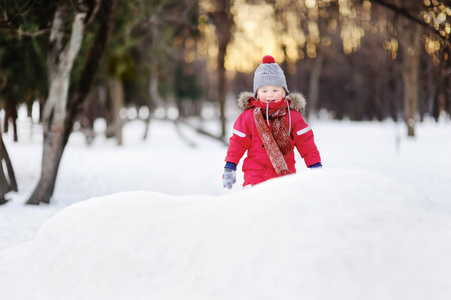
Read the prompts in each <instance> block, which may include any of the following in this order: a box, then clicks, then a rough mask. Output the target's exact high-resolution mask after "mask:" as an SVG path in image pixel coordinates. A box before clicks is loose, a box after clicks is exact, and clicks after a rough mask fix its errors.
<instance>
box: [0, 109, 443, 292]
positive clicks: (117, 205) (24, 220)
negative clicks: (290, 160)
mask: <svg viewBox="0 0 451 300" xmlns="http://www.w3.org/2000/svg"><path fill="white" fill-rule="evenodd" d="M22 122H24V123H25V126H24V124H21V127H19V128H21V130H22V131H21V132H19V138H20V141H19V142H18V143H13V142H12V135H11V134H5V135H4V136H3V137H4V139H5V143H6V146H7V149H8V151H9V153H10V156H11V159H12V162H13V164H14V168H15V171H16V177H17V180H18V184H19V189H20V190H19V192H17V193H9V194H8V195H7V197H9V198H11V200H10V202H9V203H7V204H6V205H4V206H0V251H1V252H0V278H1V280H0V299H12V300H14V299H18V300H19V299H20V300H27V299H32V300H35V299H37V300H41V299H42V300H44V299H45V300H60V299H132V300H139V299H234V300H235V299H314V300H322V299H328V300H329V299H359V300H360V299H381V300H382V299H383V300H385V299H406V300H407V299H408V300H411V299H451V279H450V278H451V187H450V182H451V172H450V170H449V169H450V167H451V158H450V153H451V139H450V132H451V131H450V129H451V124H450V123H449V121H444V122H440V123H433V122H425V123H422V124H418V125H417V137H416V138H415V139H408V138H406V137H405V136H404V135H405V132H404V127H403V126H402V125H399V124H395V123H393V122H388V121H387V122H382V123H369V122H362V123H352V122H347V121H344V122H336V121H315V122H312V124H311V125H312V128H313V130H314V133H315V136H316V142H317V145H318V148H319V150H320V152H321V154H322V158H323V165H324V168H323V169H320V170H308V169H306V167H305V165H304V163H303V161H302V159H301V158H300V157H299V156H297V160H298V163H297V168H298V174H296V175H290V176H286V177H283V178H278V179H274V180H270V181H268V182H265V183H262V184H260V185H258V186H255V187H253V188H252V189H249V190H242V188H241V185H242V182H243V180H242V172H241V171H240V170H238V172H237V176H238V182H237V184H236V185H235V187H234V188H233V190H231V191H228V190H225V189H223V187H222V180H221V175H222V168H223V166H224V157H225V154H226V150H227V149H226V147H225V146H223V145H221V144H220V143H218V142H216V141H214V140H212V139H209V138H207V137H202V136H199V135H197V134H195V133H194V131H193V130H191V129H190V128H188V127H185V126H182V127H181V128H180V130H182V132H183V133H184V134H185V135H186V136H187V138H188V139H190V140H191V141H192V142H193V143H195V145H196V146H195V147H191V146H189V145H188V144H187V143H186V142H184V141H182V140H180V139H179V137H178V135H177V131H176V130H175V127H174V125H173V124H171V123H168V122H163V121H153V122H152V123H151V128H150V129H151V130H150V136H149V137H148V139H147V140H146V141H142V140H141V135H142V133H143V131H144V125H143V123H140V122H132V123H129V124H127V125H126V127H125V129H124V131H125V133H124V136H125V140H124V145H123V146H122V147H117V146H116V145H115V142H114V141H113V140H106V139H104V138H102V137H101V136H99V137H98V138H97V139H96V140H95V141H94V143H93V145H91V146H90V147H88V146H86V145H85V143H84V137H83V135H82V134H81V133H79V132H75V133H74V134H73V135H72V136H71V139H70V141H69V145H68V147H67V149H66V152H65V154H64V157H63V161H62V163H61V167H60V173H59V176H58V180H57V186H56V190H55V194H54V197H53V199H52V202H51V204H50V205H40V206H37V207H35V206H26V205H24V203H25V202H26V199H27V197H28V196H29V195H30V194H31V192H32V190H33V188H34V186H35V185H36V183H37V180H38V178H39V172H40V163H41V153H42V149H41V148H42V145H41V141H42V137H41V134H40V129H39V127H35V128H34V129H32V130H33V131H35V133H34V134H30V127H29V126H27V124H26V122H27V120H26V119H24V118H23V119H22ZM215 125H216V124H215V123H212V124H207V125H205V126H209V128H210V129H215V128H216V127H214V126H215ZM96 126H97V127H96V130H98V131H101V130H102V129H103V127H104V125H103V124H102V123H98V124H96ZM230 127H231V125H230ZM230 129H231V128H230ZM239 167H240V166H239Z"/></svg>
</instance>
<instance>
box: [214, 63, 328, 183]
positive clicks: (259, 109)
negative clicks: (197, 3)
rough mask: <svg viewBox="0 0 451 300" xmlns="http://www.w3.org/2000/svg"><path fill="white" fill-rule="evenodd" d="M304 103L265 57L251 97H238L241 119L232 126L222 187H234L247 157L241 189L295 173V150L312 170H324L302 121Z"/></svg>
mask: <svg viewBox="0 0 451 300" xmlns="http://www.w3.org/2000/svg"><path fill="white" fill-rule="evenodd" d="M305 104H306V100H305V98H304V96H303V95H302V94H300V93H290V91H289V90H288V87H287V83H286V80H285V75H284V74H283V71H282V69H281V68H280V67H279V65H278V64H276V62H275V60H274V58H273V57H272V56H270V55H266V56H265V57H263V59H262V63H261V64H260V66H259V67H258V68H257V69H256V70H255V73H254V89H253V93H250V92H243V93H241V94H240V95H239V97H238V106H239V107H240V108H241V110H242V113H241V114H240V116H239V117H238V119H237V120H236V121H235V124H234V125H233V135H232V137H231V138H230V145H229V148H228V150H227V156H226V158H225V161H226V164H225V167H224V175H223V185H224V187H225V188H228V189H231V188H232V186H233V184H235V182H236V166H237V165H238V163H239V161H240V159H241V158H242V157H243V155H244V153H245V152H246V151H247V157H246V158H245V160H244V163H243V172H244V183H243V186H244V187H246V186H253V185H256V184H258V183H261V182H263V181H266V180H268V179H271V178H274V177H279V176H283V175H287V174H293V173H296V168H295V163H296V161H295V157H294V151H293V150H294V147H296V149H297V150H298V151H299V153H300V154H301V157H302V158H303V159H304V162H305V164H306V166H307V167H309V168H317V167H322V164H321V157H320V154H319V152H318V149H317V147H316V145H315V141H314V137H313V132H312V129H311V128H310V127H309V126H308V125H307V124H306V123H305V121H304V119H303V118H302V115H301V113H302V110H303V109H304V107H305Z"/></svg>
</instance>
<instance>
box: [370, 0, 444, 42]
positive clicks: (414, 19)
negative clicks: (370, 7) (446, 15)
mask: <svg viewBox="0 0 451 300" xmlns="http://www.w3.org/2000/svg"><path fill="white" fill-rule="evenodd" d="M370 1H371V2H372V3H376V4H378V5H380V6H383V7H385V8H388V9H390V10H391V11H393V12H394V13H395V14H398V15H401V16H403V17H405V18H407V19H409V20H410V21H412V22H414V23H416V24H419V25H421V26H422V27H424V28H426V29H428V30H430V31H432V32H433V33H434V34H435V35H436V36H438V37H439V38H440V40H442V41H443V42H444V43H445V44H446V46H448V47H450V45H451V43H450V40H449V39H447V38H445V37H444V36H442V35H441V34H440V33H439V32H438V31H436V30H435V29H434V28H432V27H431V26H429V24H427V23H425V22H423V21H421V20H420V19H419V18H417V17H415V16H414V15H412V14H411V13H410V12H408V11H407V10H406V9H403V8H401V7H398V6H396V5H394V4H392V3H388V2H386V1H384V0H370Z"/></svg>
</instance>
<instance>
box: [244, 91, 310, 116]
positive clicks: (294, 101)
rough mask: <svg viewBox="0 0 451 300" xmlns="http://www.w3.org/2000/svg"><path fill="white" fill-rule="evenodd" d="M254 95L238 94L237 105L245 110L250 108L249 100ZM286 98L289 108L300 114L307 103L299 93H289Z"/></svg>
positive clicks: (247, 93) (248, 93)
mask: <svg viewBox="0 0 451 300" xmlns="http://www.w3.org/2000/svg"><path fill="white" fill-rule="evenodd" d="M253 96H254V94H253V93H252V92H242V93H241V94H239V95H238V99H237V102H238V107H239V108H240V109H241V110H242V111H245V110H247V109H249V108H251V105H250V100H251V98H252V97H253ZM285 98H286V99H287V100H290V109H292V110H295V111H297V112H299V113H301V114H302V112H303V110H304V108H305V105H306V104H307V100H305V97H304V95H302V94H301V93H290V94H288V95H287V96H286V97H285Z"/></svg>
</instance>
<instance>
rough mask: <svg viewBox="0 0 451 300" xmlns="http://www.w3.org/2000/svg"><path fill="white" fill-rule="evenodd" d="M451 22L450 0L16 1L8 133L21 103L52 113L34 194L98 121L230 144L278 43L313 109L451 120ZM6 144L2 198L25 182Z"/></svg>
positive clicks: (3, 56)
mask: <svg viewBox="0 0 451 300" xmlns="http://www.w3.org/2000/svg"><path fill="white" fill-rule="evenodd" d="M450 33H451V3H450V0H304V1H298V0H280V1H276V0H234V1H233V0H127V1H120V0H71V1H67V0H60V1H52V0H4V1H1V3H0V102H1V109H2V112H1V120H2V123H3V124H2V132H8V131H9V130H13V132H14V139H15V140H17V139H18V136H17V123H16V120H17V109H18V107H19V106H20V105H25V106H26V107H27V111H28V115H29V116H30V117H31V116H33V115H38V116H39V117H38V119H39V120H38V122H39V123H40V124H42V126H43V132H44V140H43V149H44V150H43V158H42V160H43V162H42V174H41V177H40V180H39V182H38V184H37V187H36V189H35V190H34V192H33V194H32V195H31V196H30V199H29V200H28V202H27V203H28V204H39V203H42V202H44V203H48V202H49V201H50V198H51V196H52V194H53V189H54V185H55V180H56V176H57V172H58V166H59V163H60V160H61V157H62V154H63V152H64V148H65V146H66V144H67V141H68V139H69V136H70V134H71V132H73V131H74V130H77V131H82V132H83V133H84V134H85V135H86V140H87V143H90V142H92V140H93V139H95V136H96V133H95V132H94V130H93V124H94V122H95V120H96V119H98V118H103V119H105V120H106V122H107V124H108V126H107V129H106V132H105V133H104V134H106V135H107V136H109V137H112V138H116V139H117V142H118V144H119V145H120V144H122V130H121V128H122V126H123V125H124V124H125V123H126V122H127V121H130V120H132V119H142V120H143V121H144V122H145V124H147V126H148V124H149V122H150V121H151V119H152V118H165V119H168V120H171V121H173V122H175V124H178V122H185V123H187V124H189V125H190V126H193V127H195V128H196V130H197V131H198V132H199V133H202V134H207V135H209V136H211V137H212V138H216V139H218V140H220V141H222V142H224V143H227V138H228V137H227V136H226V122H227V109H226V108H227V107H228V106H229V105H234V101H235V98H236V96H237V94H238V93H239V92H241V91H248V90H251V88H252V80H253V72H254V70H255V68H256V67H257V66H258V64H259V63H260V60H261V58H262V57H263V56H264V55H266V54H271V55H273V56H274V57H275V58H276V62H278V63H279V64H280V65H281V67H282V68H283V69H284V71H285V75H286V77H287V83H288V86H289V88H290V90H291V91H300V92H302V93H303V94H304V95H305V96H306V97H307V101H308V105H307V110H306V112H305V117H306V118H307V119H308V120H311V119H317V118H327V119H338V120H341V119H350V120H353V121H362V120H374V121H382V120H386V119H393V120H396V121H398V120H400V121H403V122H405V124H406V126H407V134H408V135H409V136H415V123H416V122H421V121H422V120H423V119H424V118H434V119H435V120H437V121H438V120H439V119H449V115H450V113H451V90H450V88H451V76H449V75H450V74H451V65H450V59H449V56H450V52H451V48H450ZM33 110H37V111H38V112H36V111H33ZM206 119H209V120H211V119H215V120H218V121H217V122H218V130H217V132H208V131H206V130H205V129H203V128H202V120H206ZM193 120H194V121H193ZM196 126H197V127H196ZM10 127H12V128H10ZM97 134H98V133H97ZM145 136H146V132H144V134H143V138H145ZM0 137H1V135H0ZM0 148H1V151H0V154H1V159H2V162H4V164H3V163H1V164H0V166H1V170H0V171H1V172H0V194H1V195H2V197H1V199H0V203H1V202H2V200H3V195H4V194H5V193H6V192H8V191H9V190H14V189H17V184H16V183H15V178H14V172H13V169H12V164H11V162H10V160H9V157H8V154H7V151H6V149H5V147H4V145H3V142H2V144H1V147H0ZM3 169H5V170H3ZM3 201H4V200H3Z"/></svg>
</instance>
